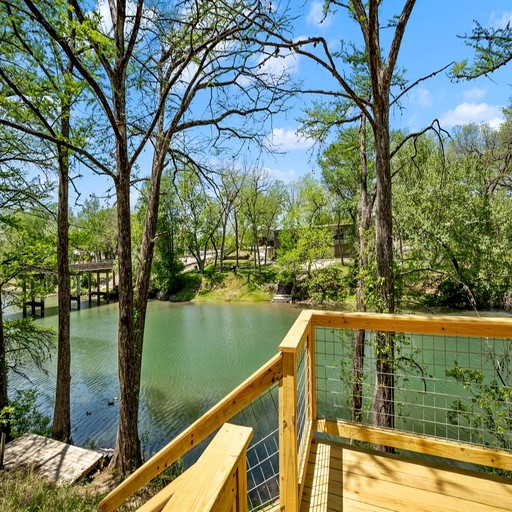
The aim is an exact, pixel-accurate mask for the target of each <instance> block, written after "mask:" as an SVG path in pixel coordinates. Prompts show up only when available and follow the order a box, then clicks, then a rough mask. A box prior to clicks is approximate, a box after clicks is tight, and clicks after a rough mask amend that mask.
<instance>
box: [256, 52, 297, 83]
mask: <svg viewBox="0 0 512 512" xmlns="http://www.w3.org/2000/svg"><path fill="white" fill-rule="evenodd" d="M298 65H299V60H298V56H297V55H296V54H295V53H293V52H288V53H284V54H278V55H272V56H269V55H262V56H261V57H260V59H259V62H258V68H259V69H258V74H259V75H260V76H263V77H267V79H269V80H272V81H273V82H276V83H279V82H280V81H281V80H282V79H283V78H285V77H287V76H291V75H293V74H294V73H295V72H296V71H297V69H298Z"/></svg>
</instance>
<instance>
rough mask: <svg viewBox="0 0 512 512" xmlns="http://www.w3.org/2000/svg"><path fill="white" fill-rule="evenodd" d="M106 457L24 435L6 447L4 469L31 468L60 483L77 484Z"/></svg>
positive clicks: (40, 437)
mask: <svg viewBox="0 0 512 512" xmlns="http://www.w3.org/2000/svg"><path fill="white" fill-rule="evenodd" d="M103 457H104V455H103V454H102V453H99V452H97V451H94V450H87V449H85V448H80V447H78V446H72V445H69V444H66V443H61V442H60V441H55V440H53V439H49V438H47V437H42V436H38V435H36V434H25V435H23V436H21V437H19V438H17V439H15V440H14V441H11V442H10V443H7V444H6V446H5V456H4V466H5V468H6V469H13V468H16V467H20V466H29V467H32V468H33V469H35V470H37V471H38V473H40V474H41V475H43V476H45V477H46V478H48V479H49V480H51V481H53V482H56V483H58V484H71V483H74V482H76V481H78V480H80V479H81V478H83V477H84V476H86V475H87V474H89V473H90V472H91V471H92V470H93V469H94V468H96V467H97V466H99V465H100V464H101V463H102V461H103Z"/></svg>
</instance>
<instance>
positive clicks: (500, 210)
mask: <svg viewBox="0 0 512 512" xmlns="http://www.w3.org/2000/svg"><path fill="white" fill-rule="evenodd" d="M498 136H499V134H498V133H495V132H492V131H491V130H489V129H487V128H484V127H477V126H466V127H464V128H462V129H461V130H459V131H458V132H457V133H456V136H455V137H454V140H453V143H451V144H450V145H449V147H448V150H447V151H446V152H445V155H444V158H443V155H442V154H441V153H440V152H441V151H442V148H441V147H439V146H438V145H437V142H436V141H435V140H434V139H431V138H426V139H424V140H422V141H417V142H416V144H415V147H414V148H409V150H410V151H409V154H408V152H407V151H404V154H403V155H402V157H401V159H399V160H397V162H396V165H404V166H405V167H406V168H407V171H406V172H401V173H400V174H399V175H397V178H396V183H395V188H394V190H395V218H396V225H397V226H398V233H397V234H398V238H399V240H400V245H399V246H398V247H399V249H400V254H399V262H400V267H401V270H402V278H403V279H404V283H403V285H404V287H405V288H406V290H407V291H408V293H409V297H413V296H414V291H415V290H416V291H417V293H418V294H419V296H420V299H423V300H424V299H425V298H426V299H427V302H428V303H429V304H437V305H445V306H451V307H464V308H467V307H472V308H475V307H489V306H492V305H494V306H496V305H500V303H501V300H502V297H503V294H504V292H505V291H507V290H508V289H509V288H510V286H511V283H512V259H511V254H512V253H511V249H512V246H511V240H512V221H511V219H512V203H511V201H510V199H509V196H508V194H509V193H508V190H507V186H506V183H505V182H504V181H503V177H504V172H505V169H506V165H507V164H506V160H501V159H500V158H497V154H499V153H498V149H499V147H500V142H499V140H498ZM411 151H414V152H415V153H414V155H415V156H414V160H410V157H411ZM407 159H409V160H407Z"/></svg>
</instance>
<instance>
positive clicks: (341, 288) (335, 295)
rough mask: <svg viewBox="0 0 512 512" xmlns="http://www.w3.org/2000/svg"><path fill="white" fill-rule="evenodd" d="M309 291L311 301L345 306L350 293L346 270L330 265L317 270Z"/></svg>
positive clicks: (312, 275)
mask: <svg viewBox="0 0 512 512" xmlns="http://www.w3.org/2000/svg"><path fill="white" fill-rule="evenodd" d="M307 291H308V294H309V297H310V298H311V300H313V301H315V302H317V303H319V304H324V303H325V302H331V303H337V304H343V303H344V302H345V300H346V298H347V295H348V292H349V284H348V282H347V274H346V271H345V269H344V268H342V267H340V266H338V265H330V266H328V267H324V268H321V269H318V270H315V271H314V272H312V273H311V279H310V280H309V281H308V283H307Z"/></svg>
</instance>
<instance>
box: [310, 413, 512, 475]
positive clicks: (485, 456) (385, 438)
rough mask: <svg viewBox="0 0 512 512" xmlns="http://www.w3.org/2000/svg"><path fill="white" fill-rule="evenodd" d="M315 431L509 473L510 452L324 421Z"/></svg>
mask: <svg viewBox="0 0 512 512" xmlns="http://www.w3.org/2000/svg"><path fill="white" fill-rule="evenodd" d="M317 431H318V432H322V433H327V434H335V435H337V436H340V437H344V438H346V439H354V440H358V441H364V442H368V443H373V444H375V445H384V446H390V447H392V448H398V449H401V450H408V451H413V452H417V453H424V454H426V455H434V456H436V457H444V458H447V459H454V460H459V461H461V462H468V463H471V464H479V465H484V466H492V467H495V468H501V469H506V470H509V471H510V470H512V452H508V451H505V450H498V449H494V448H487V447H484V446H475V445H471V444H469V443H461V442H457V441H449V440H446V439H435V438H429V437H426V436H420V435H417V434H410V433H407V434H406V433H403V432H398V431H396V430H388V429H382V428H377V427H368V426H362V425H356V424H352V423H345V422H341V421H329V420H324V419H321V420H318V421H317Z"/></svg>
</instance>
